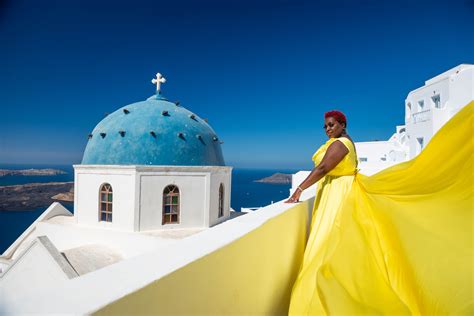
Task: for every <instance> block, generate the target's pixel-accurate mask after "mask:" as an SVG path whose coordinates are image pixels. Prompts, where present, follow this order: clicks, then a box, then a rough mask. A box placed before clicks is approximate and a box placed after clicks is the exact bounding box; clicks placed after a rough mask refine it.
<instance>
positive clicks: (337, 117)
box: [324, 110, 347, 126]
mask: <svg viewBox="0 0 474 316" xmlns="http://www.w3.org/2000/svg"><path fill="white" fill-rule="evenodd" d="M328 117H333V118H334V119H335V120H336V121H338V122H339V123H341V124H344V125H346V126H347V119H346V116H345V115H344V113H342V112H340V111H336V110H333V111H329V112H326V113H324V118H325V119H326V118H328Z"/></svg>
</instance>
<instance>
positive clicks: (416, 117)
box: [412, 109, 431, 124]
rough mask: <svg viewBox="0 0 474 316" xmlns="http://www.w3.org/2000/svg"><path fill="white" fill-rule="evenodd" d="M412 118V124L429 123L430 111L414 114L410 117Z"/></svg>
mask: <svg viewBox="0 0 474 316" xmlns="http://www.w3.org/2000/svg"><path fill="white" fill-rule="evenodd" d="M412 118H413V123H415V124H416V123H420V122H425V121H429V120H430V118H431V109H428V110H424V111H421V112H418V113H414V114H413V115H412Z"/></svg>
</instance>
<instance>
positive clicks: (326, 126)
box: [323, 123, 335, 130]
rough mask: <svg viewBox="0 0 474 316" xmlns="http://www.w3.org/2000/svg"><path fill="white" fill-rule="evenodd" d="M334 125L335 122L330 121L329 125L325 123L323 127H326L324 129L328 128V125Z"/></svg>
mask: <svg viewBox="0 0 474 316" xmlns="http://www.w3.org/2000/svg"><path fill="white" fill-rule="evenodd" d="M334 125H335V124H334V123H328V124H327V125H326V124H324V126H323V128H324V130H326V129H327V128H328V126H329V127H333V126H334Z"/></svg>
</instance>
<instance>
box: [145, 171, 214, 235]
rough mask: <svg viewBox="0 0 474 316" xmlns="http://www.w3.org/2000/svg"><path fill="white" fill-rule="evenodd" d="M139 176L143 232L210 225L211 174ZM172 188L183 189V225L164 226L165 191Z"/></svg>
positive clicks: (180, 222)
mask: <svg viewBox="0 0 474 316" xmlns="http://www.w3.org/2000/svg"><path fill="white" fill-rule="evenodd" d="M139 177H140V231H144V230H154V229H172V228H189V227H203V226H206V223H205V213H207V212H208V209H209V208H208V204H209V184H210V177H211V174H210V173H208V172H204V173H198V172H196V173H189V172H166V173H163V174H156V173H146V172H144V173H141V174H140V175H139ZM168 185H176V186H177V187H178V189H179V203H180V205H179V210H180V211H179V223H178V224H165V225H163V224H162V214H163V213H162V212H163V211H162V210H163V190H164V189H165V188H166V187H167V186H168Z"/></svg>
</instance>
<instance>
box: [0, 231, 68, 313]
mask: <svg viewBox="0 0 474 316" xmlns="http://www.w3.org/2000/svg"><path fill="white" fill-rule="evenodd" d="M56 255H59V253H57V252H56ZM68 279H69V278H68V276H67V275H66V274H65V273H64V271H63V270H62V269H61V267H60V265H58V263H57V262H56V260H55V259H54V257H53V256H52V255H51V252H50V251H48V249H47V248H46V247H45V246H44V245H43V244H42V243H41V242H39V240H38V239H36V240H35V241H34V242H33V243H31V244H30V245H29V247H28V248H27V249H25V250H24V251H23V252H22V253H21V255H20V256H19V257H18V258H17V259H16V261H15V262H14V264H12V265H11V266H10V268H9V269H8V270H6V271H5V273H3V274H1V275H0V294H1V295H0V314H2V315H4V314H9V313H11V312H13V311H10V310H9V306H18V305H24V304H25V303H27V302H28V300H27V299H26V300H25V299H24V294H26V293H27V292H28V289H38V287H39V285H45V284H47V286H48V287H50V288H55V287H59V286H61V285H63V284H64V282H65V281H66V280H68ZM30 294H31V293H30Z"/></svg>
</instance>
